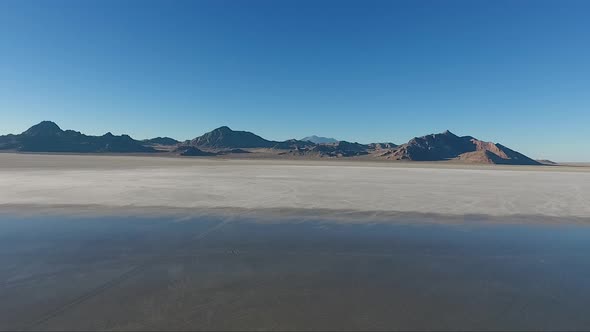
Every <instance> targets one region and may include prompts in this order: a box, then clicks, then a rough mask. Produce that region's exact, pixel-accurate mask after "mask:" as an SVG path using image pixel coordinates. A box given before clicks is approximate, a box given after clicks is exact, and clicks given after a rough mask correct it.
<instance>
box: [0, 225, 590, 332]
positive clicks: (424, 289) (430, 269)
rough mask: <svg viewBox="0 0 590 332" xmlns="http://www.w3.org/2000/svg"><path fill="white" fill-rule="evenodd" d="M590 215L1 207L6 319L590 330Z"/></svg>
mask: <svg viewBox="0 0 590 332" xmlns="http://www.w3.org/2000/svg"><path fill="white" fill-rule="evenodd" d="M589 240H590V227H588V226H585V225H579V224H570V223H554V224H549V225H548V224H543V225H535V223H534V221H531V222H530V223H525V224H511V223H510V222H509V221H507V222H506V223H501V224H491V223H487V222H482V221H481V220H474V221H472V222H468V223H458V224H451V225H445V224H436V223H418V224H413V223H408V222H404V220H399V222H392V223H374V224H362V223H348V224H342V223H337V222H326V221H325V220H313V219H310V218H305V219H302V220H301V221H298V220H296V219H291V220H290V222H278V221H275V222H273V223H260V222H258V221H257V220H256V219H248V218H235V217H233V218H223V217H208V218H198V219H182V220H179V219H171V218H168V217H154V218H144V217H131V216H129V217H100V218H99V217H95V218H72V217H59V216H48V217H35V218H31V217H29V218H23V217H8V216H3V217H1V218H0V329H2V330H5V329H34V330H43V329H67V330H70V329H71V330H77V329H82V330H96V329H100V330H103V329H115V330H145V329H164V330H195V329H204V330H211V329H222V330H227V329H239V330H243V329H248V330H250V329H271V330H272V329H274V330H286V329H303V330H309V329H314V330H317V329H343V330H359V329H388V330H391V329H403V330H425V329H426V330H449V329H453V330H456V329H459V330H473V329H475V330H505V329H508V330H523V329H524V330H576V329H578V330H587V328H588V327H589V326H590V318H588V315H587V314H586V313H587V309H586V305H587V302H588V299H590V281H589V280H590V278H589V276H590V259H589V258H590V257H588V256H589V254H588V253H590V250H589V249H590V241H589Z"/></svg>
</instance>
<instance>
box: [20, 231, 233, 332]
mask: <svg viewBox="0 0 590 332" xmlns="http://www.w3.org/2000/svg"><path fill="white" fill-rule="evenodd" d="M229 222H230V219H225V220H224V221H222V222H220V223H218V224H216V225H213V226H211V227H210V228H208V229H206V230H205V231H203V232H202V233H200V234H198V235H197V236H195V237H191V240H194V239H196V240H202V239H204V238H205V237H207V236H208V235H209V234H211V233H213V232H215V231H217V230H219V229H220V228H222V227H223V226H225V225H227V224H228V223H229ZM172 257H174V255H173V256H172ZM168 258H170V255H167V256H166V255H162V256H157V257H155V258H153V259H151V260H148V261H146V262H144V263H141V264H139V265H136V266H135V267H133V268H131V269H129V270H128V271H127V272H124V273H123V274H121V275H119V276H118V277H115V278H114V279H111V280H109V281H107V282H106V283H104V284H102V285H100V286H98V287H95V288H93V289H92V290H90V291H89V292H86V293H84V294H82V295H80V296H78V297H76V298H74V299H73V300H70V301H69V302H66V303H65V304H63V305H61V306H59V307H57V308H55V309H54V310H51V311H49V312H48V313H46V314H45V315H43V316H42V317H41V318H39V319H37V320H36V321H34V322H33V323H31V324H30V325H29V326H27V327H26V328H25V329H24V330H25V331H35V330H39V327H40V326H41V325H43V324H45V323H47V322H48V321H50V320H52V319H54V318H56V317H58V316H60V315H61V314H63V313H65V312H66V311H68V310H69V309H71V308H73V307H75V306H78V305H80V304H82V303H84V302H86V301H88V300H90V299H92V298H93V297H95V296H98V295H100V294H101V293H104V292H106V291H108V290H109V289H112V288H114V287H116V286H118V285H120V284H121V283H123V282H125V281H126V280H129V279H130V278H133V277H134V276H136V275H137V274H138V273H140V272H141V271H143V270H144V269H146V268H147V267H148V266H150V265H153V264H156V263H158V262H161V261H163V260H164V259H168Z"/></svg>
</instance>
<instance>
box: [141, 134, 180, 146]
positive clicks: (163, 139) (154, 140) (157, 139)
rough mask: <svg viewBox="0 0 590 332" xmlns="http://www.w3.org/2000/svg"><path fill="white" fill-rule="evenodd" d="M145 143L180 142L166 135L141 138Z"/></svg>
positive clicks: (166, 143)
mask: <svg viewBox="0 0 590 332" xmlns="http://www.w3.org/2000/svg"><path fill="white" fill-rule="evenodd" d="M143 141H144V142H145V143H146V144H152V145H176V144H178V143H180V142H179V141H177V140H175V139H174V138H170V137H167V136H164V137H161V136H158V137H154V138H150V139H145V140H143Z"/></svg>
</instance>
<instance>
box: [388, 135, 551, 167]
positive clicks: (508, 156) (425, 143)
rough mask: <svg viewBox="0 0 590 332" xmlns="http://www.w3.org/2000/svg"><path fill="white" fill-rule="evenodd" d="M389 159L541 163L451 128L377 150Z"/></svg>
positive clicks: (509, 163) (520, 163)
mask: <svg viewBox="0 0 590 332" xmlns="http://www.w3.org/2000/svg"><path fill="white" fill-rule="evenodd" d="M379 156H380V157H384V158H386V159H391V160H414V161H438V160H453V159H454V160H462V161H466V162H473V163H485V164H508V165H539V164H540V163H539V162H537V161H535V160H533V159H531V158H529V157H527V156H525V155H523V154H521V153H518V152H516V151H514V150H511V149H509V148H507V147H505V146H503V145H501V144H497V143H492V142H485V141H480V140H478V139H476V138H473V137H471V136H462V137H459V136H457V135H455V134H453V133H451V132H450V131H448V130H447V131H445V132H443V133H440V134H431V135H426V136H422V137H415V138H413V139H411V140H410V141H409V142H408V143H406V144H402V145H400V146H398V147H397V148H394V149H389V150H387V151H385V152H382V153H380V154H379Z"/></svg>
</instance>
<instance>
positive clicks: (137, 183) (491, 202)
mask: <svg viewBox="0 0 590 332" xmlns="http://www.w3.org/2000/svg"><path fill="white" fill-rule="evenodd" d="M589 202H590V167H566V166H534V167H527V166H487V165H486V166H484V165H465V164H451V163H402V162H381V163H376V162H374V163H370V162H347V161H338V160H328V161H285V160H241V159H240V160H231V159H216V158H182V159H181V158H163V157H141V156H84V155H41V154H0V206H2V207H3V208H4V209H9V208H13V209H16V210H21V211H23V210H24V211H31V210H32V209H35V208H36V209H43V208H66V209H77V210H83V209H87V210H92V209H93V210H95V211H107V210H110V209H115V210H116V209H119V210H125V209H126V210H129V211H131V210H134V209H135V210H144V211H145V210H149V211H150V213H157V212H158V211H159V212H160V213H162V212H163V211H172V210H183V211H193V212H195V213H201V212H203V211H217V212H220V213H221V212H222V213H231V211H235V212H239V213H241V214H243V213H260V214H263V213H265V212H267V213H269V212H273V211H274V212H278V213H279V214H281V213H282V214H290V213H293V214H302V215H304V214H306V215H310V214H311V215H318V214H331V215H346V214H347V213H352V214H354V213H361V214H364V215H365V217H366V218H369V217H371V216H372V217H379V216H384V217H385V218H387V216H388V215H390V214H396V213H419V214H425V215H428V214H436V215H441V216H463V215H481V216H496V217H501V216H538V217H544V218H551V217H560V218H582V219H585V218H589V217H590V204H589ZM24 207H26V209H23V208H24Z"/></svg>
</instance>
